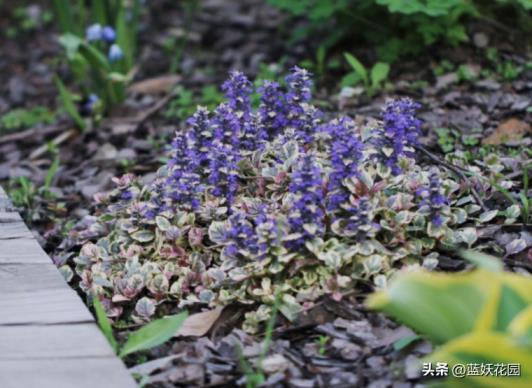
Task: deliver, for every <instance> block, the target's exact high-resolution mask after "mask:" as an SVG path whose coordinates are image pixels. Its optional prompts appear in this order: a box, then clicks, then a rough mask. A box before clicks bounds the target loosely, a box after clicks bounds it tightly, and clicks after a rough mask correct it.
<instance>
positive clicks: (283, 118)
mask: <svg viewBox="0 0 532 388" xmlns="http://www.w3.org/2000/svg"><path fill="white" fill-rule="evenodd" d="M258 92H259V93H260V95H261V96H260V105H259V112H258V114H259V117H260V121H261V123H262V125H263V128H264V135H265V138H266V140H267V141H271V140H273V139H275V138H276V137H277V136H278V135H279V134H281V133H282V132H283V131H284V129H285V128H286V127H287V125H288V119H287V113H288V112H287V105H286V100H285V94H284V93H283V92H282V91H281V88H280V86H279V84H278V83H277V82H273V81H264V83H263V84H262V86H261V87H259V90H258Z"/></svg>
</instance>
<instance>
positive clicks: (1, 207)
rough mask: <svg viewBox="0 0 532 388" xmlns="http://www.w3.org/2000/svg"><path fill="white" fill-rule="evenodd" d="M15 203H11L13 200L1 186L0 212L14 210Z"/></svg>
mask: <svg viewBox="0 0 532 388" xmlns="http://www.w3.org/2000/svg"><path fill="white" fill-rule="evenodd" d="M13 210H14V208H13V205H12V204H11V201H10V200H9V198H8V196H7V194H6V192H5V191H4V189H3V188H2V186H0V212H6V211H13Z"/></svg>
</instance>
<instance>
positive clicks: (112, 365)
mask: <svg viewBox="0 0 532 388" xmlns="http://www.w3.org/2000/svg"><path fill="white" fill-rule="evenodd" d="M0 387H2V388H36V387H38V388H135V387H138V386H137V384H136V383H135V381H134V380H133V378H132V377H131V375H129V373H128V371H127V370H126V369H125V368H124V365H123V364H122V362H121V361H120V360H119V359H118V358H116V357H102V358H73V359H61V360H14V361H4V360H2V361H0Z"/></svg>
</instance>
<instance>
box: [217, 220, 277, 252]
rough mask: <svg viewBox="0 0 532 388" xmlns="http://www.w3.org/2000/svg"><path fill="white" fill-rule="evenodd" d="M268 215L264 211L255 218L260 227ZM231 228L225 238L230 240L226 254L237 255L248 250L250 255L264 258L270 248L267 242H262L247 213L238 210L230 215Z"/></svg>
mask: <svg viewBox="0 0 532 388" xmlns="http://www.w3.org/2000/svg"><path fill="white" fill-rule="evenodd" d="M266 219H267V217H266V215H265V214H264V213H263V212H260V213H259V215H258V216H257V217H256V218H254V222H255V225H256V226H257V227H259V226H260V225H261V224H262V223H264V222H265V221H266ZM229 225H230V226H229V229H228V230H227V232H226V235H225V238H226V240H227V241H229V244H228V245H227V246H226V254H227V255H228V256H231V257H237V256H238V254H239V253H241V252H248V253H249V255H251V256H252V257H255V258H257V259H259V260H260V259H262V258H264V256H265V253H266V251H267V250H268V246H267V244H265V243H264V242H261V241H260V239H259V236H258V235H257V232H256V230H255V227H254V226H253V224H252V223H251V222H249V221H248V220H247V219H246V215H245V214H244V213H242V212H238V213H235V214H233V215H232V216H231V217H229Z"/></svg>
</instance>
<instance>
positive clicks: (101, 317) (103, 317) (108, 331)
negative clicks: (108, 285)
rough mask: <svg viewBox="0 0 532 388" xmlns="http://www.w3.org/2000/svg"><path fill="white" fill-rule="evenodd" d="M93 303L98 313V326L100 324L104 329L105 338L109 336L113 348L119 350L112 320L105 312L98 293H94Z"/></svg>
mask: <svg viewBox="0 0 532 388" xmlns="http://www.w3.org/2000/svg"><path fill="white" fill-rule="evenodd" d="M92 304H93V306H94V312H95V313H96V320H97V322H98V326H100V330H101V331H102V333H103V335H104V336H105V338H107V341H109V344H110V345H111V347H112V348H113V350H114V351H115V352H117V351H118V344H117V343H116V340H115V337H114V335H113V328H112V326H111V322H110V321H109V319H108V318H107V314H106V313H105V309H104V308H103V306H102V302H100V300H99V299H98V297H97V296H96V295H93V297H92Z"/></svg>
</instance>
